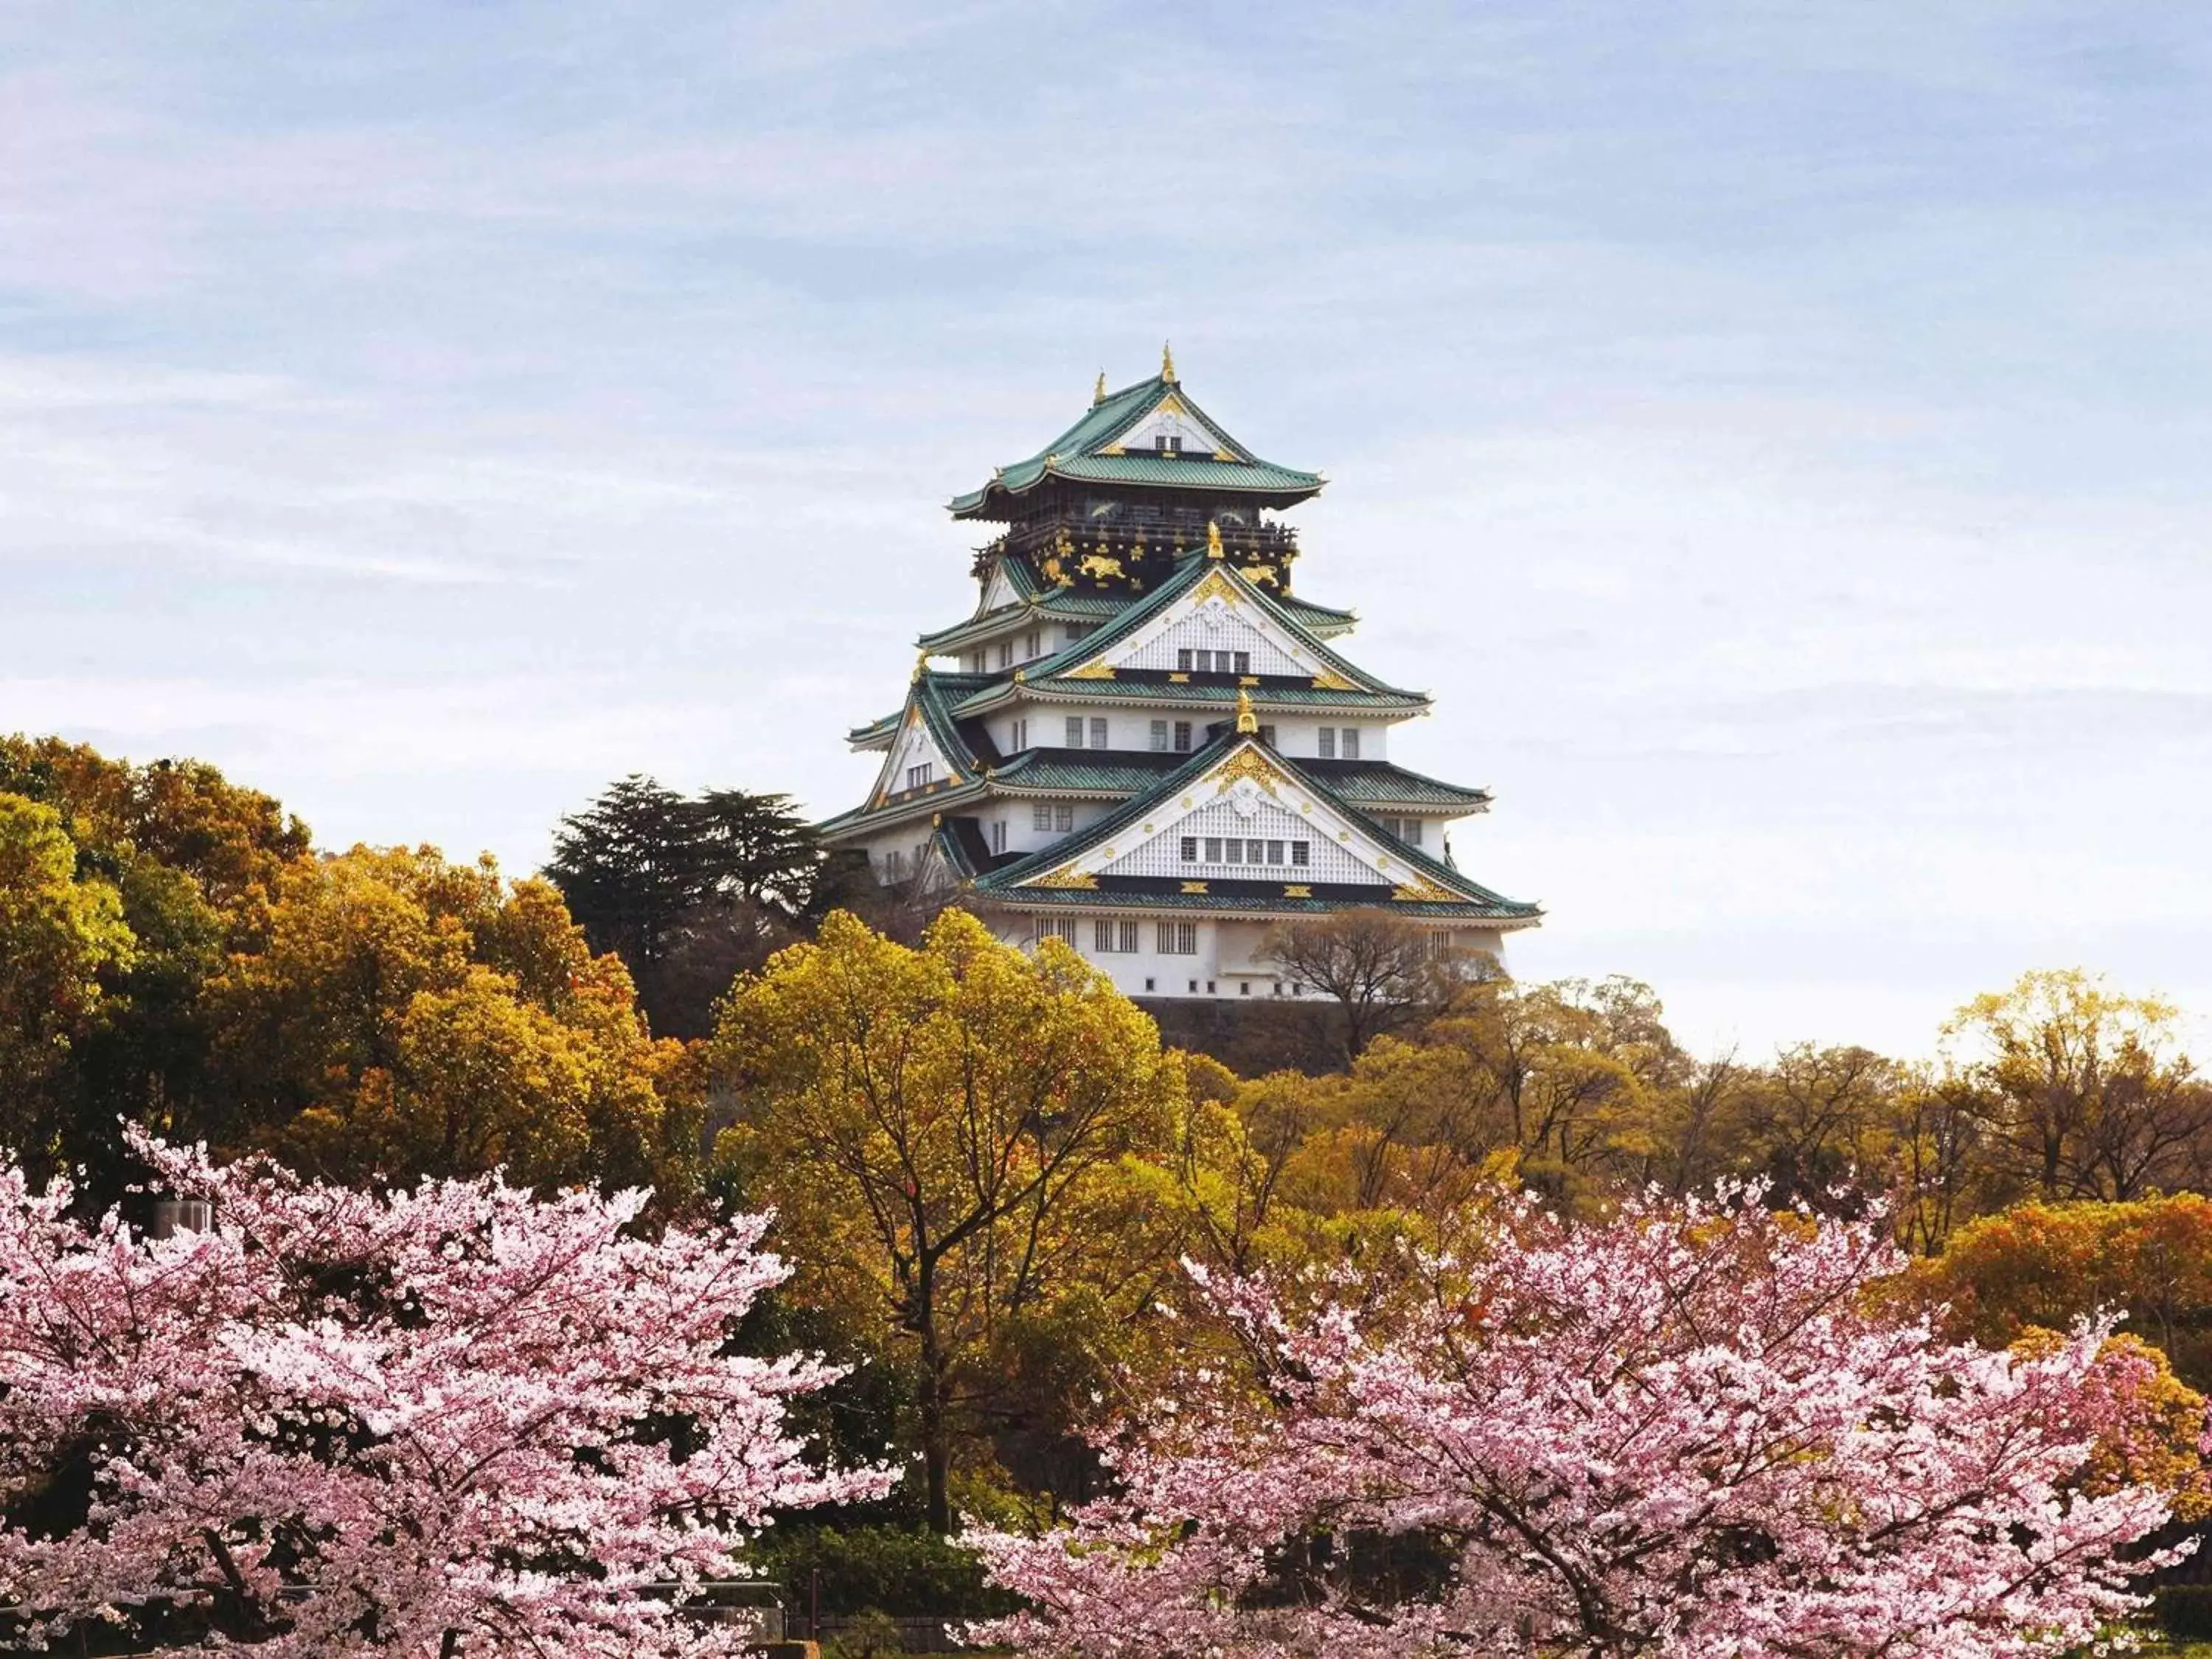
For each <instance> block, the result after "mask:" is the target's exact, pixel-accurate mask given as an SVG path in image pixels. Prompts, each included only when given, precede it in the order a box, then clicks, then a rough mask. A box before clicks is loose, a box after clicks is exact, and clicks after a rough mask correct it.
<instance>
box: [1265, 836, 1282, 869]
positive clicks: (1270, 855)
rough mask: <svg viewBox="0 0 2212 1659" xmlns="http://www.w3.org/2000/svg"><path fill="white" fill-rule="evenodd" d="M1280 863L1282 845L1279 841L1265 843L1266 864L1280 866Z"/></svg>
mask: <svg viewBox="0 0 2212 1659" xmlns="http://www.w3.org/2000/svg"><path fill="white" fill-rule="evenodd" d="M1282 861H1283V843H1282V842H1279V841H1271V842H1268V843H1267V862H1268V863H1270V864H1280V863H1281V862H1282Z"/></svg>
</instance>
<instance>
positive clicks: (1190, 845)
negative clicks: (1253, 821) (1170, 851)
mask: <svg viewBox="0 0 2212 1659" xmlns="http://www.w3.org/2000/svg"><path fill="white" fill-rule="evenodd" d="M1285 851H1287V852H1288V853H1289V854H1290V859H1291V863H1292V864H1293V865H1300V866H1303V865H1308V864H1311V863H1312V862H1313V843H1312V842H1310V841H1292V842H1280V841H1265V840H1261V839H1257V838H1254V839H1249V840H1248V839H1247V838H1245V837H1243V836H1227V837H1226V838H1225V837H1223V836H1183V837H1182V861H1183V862H1184V863H1185V864H1280V863H1281V862H1282V861H1283V854H1284V853H1285ZM1201 854H1202V855H1203V856H1201Z"/></svg>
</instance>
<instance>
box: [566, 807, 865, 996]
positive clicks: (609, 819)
mask: <svg viewBox="0 0 2212 1659" xmlns="http://www.w3.org/2000/svg"><path fill="white" fill-rule="evenodd" d="M821 867H822V855H821V853H820V851H819V849H818V848H817V846H816V844H815V842H814V839H813V836H812V835H811V833H810V832H809V830H808V829H807V826H806V824H805V821H804V820H803V819H801V818H800V817H799V814H798V812H797V811H796V810H795V809H794V808H793V805H792V804H791V799H790V798H789V797H788V796H786V795H775V794H753V793H748V792H747V791H745V790H742V789H714V790H708V792H706V793H704V794H702V795H700V796H698V797H696V799H695V798H691V797H687V796H684V795H679V794H678V793H676V792H675V791H674V790H671V789H667V788H665V787H662V786H661V785H660V784H659V783H657V782H655V781H653V779H651V778H648V777H643V776H640V775H635V774H633V775H631V776H629V777H628V778H625V779H623V780H622V781H620V782H618V783H616V784H613V785H611V786H610V787H608V788H607V789H606V790H605V792H604V793H601V794H600V795H599V798H598V799H596V800H594V801H593V802H592V804H591V805H589V806H588V807H586V809H585V810H584V811H580V812H577V813H574V814H572V815H570V816H569V817H566V818H564V819H562V823H561V828H560V830H559V831H558V833H557V834H556V837H555V840H554V854H553V858H552V860H551V861H550V863H549V864H548V865H547V866H546V871H545V873H546V875H547V877H548V878H550V880H551V881H552V882H553V883H554V884H555V885H556V887H558V888H559V889H560V890H561V893H562V897H563V898H565V899H566V900H567V901H568V908H569V910H570V913H571V914H572V915H574V917H575V918H576V920H577V921H579V922H580V924H581V925H582V926H583V928H584V931H585V934H586V937H587V938H588V939H590V940H591V942H592V948H593V949H594V950H598V951H615V952H617V954H619V955H620V956H621V957H622V958H623V961H625V962H626V963H629V967H630V971H631V973H632V975H634V976H635V979H636V981H637V984H638V987H639V995H640V999H641V1001H642V1002H643V1004H644V1006H645V1008H646V1012H647V1015H648V1016H649V1017H650V1018H651V1019H652V1021H653V1029H654V1030H657V1031H659V1032H661V1033H662V1034H664V1035H667V1036H684V1037H696V1036H705V1035H707V1033H708V1030H710V1029H711V1027H712V1023H713V1007H714V1001H715V1000H716V999H717V998H719V997H720V995H721V994H722V993H723V992H724V991H726V990H727V989H728V988H729V986H730V983H731V981H732V980H734V979H735V978H736V977H737V975H738V974H739V973H742V972H746V971H750V969H756V968H757V967H759V966H760V965H761V964H762V963H763V962H765V961H766V960H767V959H768V957H769V955H770V954H771V953H772V952H773V951H775V950H776V949H778V948H779V947H780V946H781V945H785V944H788V943H790V942H791V941H792V940H793V939H794V938H795V937H796V933H795V930H794V927H793V923H794V922H795V921H796V920H797V919H798V918H799V916H800V915H802V914H803V913H804V912H805V910H806V908H807V906H808V904H809V902H811V899H812V897H813V896H814V893H815V891H816V889H817V886H818V884H819V877H820V872H821Z"/></svg>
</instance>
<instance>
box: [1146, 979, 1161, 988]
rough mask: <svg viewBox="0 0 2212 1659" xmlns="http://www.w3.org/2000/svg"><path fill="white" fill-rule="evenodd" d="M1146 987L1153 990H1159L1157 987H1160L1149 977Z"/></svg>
mask: <svg viewBox="0 0 2212 1659" xmlns="http://www.w3.org/2000/svg"><path fill="white" fill-rule="evenodd" d="M1145 988H1146V990H1147V991H1152V990H1157V989H1158V985H1157V984H1156V983H1155V982H1154V981H1152V980H1149V979H1148V980H1146V981H1145Z"/></svg>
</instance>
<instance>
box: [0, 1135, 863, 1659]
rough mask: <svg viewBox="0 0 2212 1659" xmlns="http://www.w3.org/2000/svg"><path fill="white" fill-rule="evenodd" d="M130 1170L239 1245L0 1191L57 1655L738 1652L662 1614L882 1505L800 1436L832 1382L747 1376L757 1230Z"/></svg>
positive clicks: (25, 1540)
mask: <svg viewBox="0 0 2212 1659" xmlns="http://www.w3.org/2000/svg"><path fill="white" fill-rule="evenodd" d="M138 1150H139V1152H140V1153H141V1155H142V1156H143V1157H144V1158H147V1159H148V1160H149V1162H150V1163H151V1164H153V1165H154V1166H155V1168H156V1169H157V1170H159V1172H160V1175H161V1181H162V1182H163V1183H164V1184H165V1185H167V1186H169V1187H172V1188H175V1189H176V1190H178V1191H179V1192H180V1193H183V1194H188V1195H191V1196H197V1197H204V1198H206V1199H208V1200H211V1201H212V1202H213V1205H214V1206H215V1217H216V1220H215V1225H214V1226H213V1228H212V1230H210V1231H200V1232H191V1233H185V1234H181V1235H179V1236H178V1237H173V1238H170V1239H165V1240H158V1241H155V1240H149V1239H147V1238H145V1237H140V1236H138V1235H137V1234H136V1233H135V1232H134V1231H132V1230H131V1229H130V1228H129V1227H127V1226H125V1225H123V1223H122V1222H121V1221H120V1220H119V1219H118V1218H117V1216H116V1215H114V1214H112V1213H110V1214H109V1215H107V1216H106V1217H104V1218H100V1220H99V1221H97V1222H95V1223H91V1224H86V1223H83V1222H81V1221H80V1220H78V1219H77V1218H75V1217H73V1216H72V1214H71V1212H70V1193H69V1191H68V1190H67V1188H54V1189H52V1190H49V1191H47V1192H46V1193H43V1194H40V1193H33V1192H32V1191H30V1190H29V1188H28V1187H27V1184H26V1182H25V1181H24V1179H23V1177H22V1176H21V1172H20V1171H16V1170H5V1171H0V1385H4V1392H0V1480H4V1481H5V1483H6V1491H7V1493H8V1498H9V1512H10V1513H11V1514H12V1515H15V1516H18V1517H22V1516H34V1515H38V1514H40V1512H41V1505H42V1503H43V1504H44V1505H45V1506H46V1508H47V1509H50V1510H55V1511H56V1512H58V1513H59V1514H60V1515H61V1516H62V1518H63V1523H62V1524H60V1525H52V1524H48V1525H46V1526H45V1527H43V1528H41V1527H27V1526H24V1525H21V1524H17V1525H11V1526H9V1527H8V1528H6V1529H5V1530H4V1531H0V1600H4V1601H5V1602H6V1604H7V1605H9V1607H12V1608H14V1609H15V1610H16V1614H17V1616H18V1617H20V1618H22V1619H26V1620H27V1621H28V1623H29V1626H30V1629H31V1633H32V1634H33V1636H43V1637H46V1638H53V1637H58V1636H60V1635H62V1634H63V1633H64V1632H69V1631H70V1630H72V1629H73V1628H74V1627H76V1626H81V1625H86V1624H91V1625H121V1626H125V1627H126V1628H131V1627H135V1628H138V1629H141V1630H155V1631H163V1630H166V1631H167V1632H170V1633H171V1635H172V1636H173V1638H176V1639H183V1638H181V1637H179V1636H177V1633H178V1632H185V1633H187V1634H189V1633H192V1632H199V1631H204V1630H211V1631H212V1632H216V1633H217V1634H219V1635H221V1636H222V1637H223V1638H227V1639H228V1640H231V1641H236V1642H242V1643H254V1644H259V1650H260V1651H262V1652H264V1653H267V1654H269V1655H271V1656H295V1655H297V1656H308V1655H313V1656H320V1659H331V1656H337V1659H343V1656H351V1655H367V1654H380V1655H382V1654H410V1655H425V1656H428V1655H441V1654H442V1655H446V1656H453V1655H464V1654H465V1655H466V1656H469V1659H479V1656H489V1655H523V1654H529V1655H538V1656H544V1655H562V1656H599V1655H609V1656H611V1655H616V1654H621V1655H625V1656H630V1655H653V1654H667V1655H673V1654H678V1653H682V1654H685V1655H692V1654H708V1653H714V1652H721V1651H725V1650H732V1649H733V1648H734V1646H735V1642H736V1637H737V1634H738V1632H734V1631H730V1630H727V1629H725V1630H723V1631H722V1632H715V1631H714V1630H713V1629H710V1628H702V1626H699V1625H698V1624H696V1622H693V1621H691V1620H687V1619H684V1618H679V1617H678V1616H676V1613H675V1608H674V1605H673V1601H674V1598H673V1597H672V1596H671V1594H670V1593H669V1592H667V1591H665V1590H659V1591H656V1590H654V1589H652V1588H651V1587H652V1586H654V1585H656V1584H664V1585H665V1584H671V1583H672V1584H674V1585H677V1586H678V1587H684V1586H690V1585H693V1584H696V1583H698V1582H699V1581H701V1580H702V1579H714V1578H724V1577H736V1576H739V1575H740V1574H741V1572H742V1568H741V1566H740V1565H739V1563H738V1560H737V1559H736V1556H735V1553H734V1552H735V1551H736V1550H737V1549H738V1547H740V1546H741V1544H742V1543H743V1541H744V1534H745V1533H746V1531H747V1530H748V1529H750V1528H757V1527H759V1526H761V1525H763V1524H764V1523H765V1522H766V1521H767V1520H768V1518H769V1511H770V1510H772V1509H786V1508H791V1507H795V1506H800V1505H805V1504H818V1503H824V1502H833V1501H840V1500H843V1499H848V1498H859V1497H865V1496H869V1495H872V1494H874V1493H877V1492H880V1491H882V1490H883V1489H884V1486H885V1485H886V1482H887V1477H886V1476H885V1475H884V1474H883V1473H882V1472H881V1471H877V1470H860V1471H848V1472H832V1473H825V1472H823V1471H820V1470H818V1469H816V1468H811V1467H810V1466H809V1464H808V1463H807V1462H806V1460H805V1447H804V1446H803V1445H802V1444H801V1443H799V1441H798V1440H797V1439H795V1438H794V1437H793V1436H792V1435H791V1434H790V1432H789V1431H787V1426H786V1425H785V1421H784V1410H785V1406H786V1403H787V1401H790V1400H791V1399H793V1397H795V1396H798V1395H805V1394H806V1393H808V1392H810V1391H811V1390H813V1389H819V1388H820V1387H822V1386H823V1384H824V1383H827V1382H829V1381H830V1380H831V1379H832V1378H833V1377H834V1376H836V1370H834V1369H833V1368H830V1367H829V1366H826V1365H824V1364H821V1363H820V1362H818V1361H817V1360H816V1359H813V1358H805V1357H795V1356H794V1357H786V1358H773V1359H762V1358H750V1357H744V1356H740V1355H736V1354H732V1353H731V1352H728V1348H729V1346H730V1344H729V1338H730V1334H731V1332H732V1328H733V1327H734V1325H735V1323H736V1322H737V1321H738V1319H739V1318H740V1317H741V1316H743V1315H744V1312H745V1310H747V1308H749V1307H750V1305H751V1304H752V1302H753V1300H754V1298H755V1297H757V1296H758V1295H759V1294H760V1293H761V1292H762V1291H764V1290H766V1289H767V1288H768V1287H769V1286H771V1285H775V1284H776V1283H777V1282H778V1281H780V1280H781V1279H782V1278H783V1277H784V1276H785V1273H786V1269H785V1267H784V1266H783V1265H782V1264H781V1262H780V1261H777V1260H776V1258H775V1257H774V1256H773V1255H766V1254H763V1252H761V1251H760V1250H759V1249H757V1245H758V1243H759V1241H760V1237H761V1234H762V1231H763V1227H764V1225H765V1222H764V1220H763V1218H759V1217H753V1218H745V1219H743V1220H741V1221H739V1222H738V1223H737V1224H735V1225H732V1226H729V1227H724V1228H701V1229H690V1228H685V1227H680V1226H670V1227H666V1228H665V1229H660V1230H659V1231H654V1232H653V1233H651V1234H650V1235H649V1236H648V1235H647V1233H646V1232H644V1231H642V1230H641V1229H640V1228H638V1227H637V1226H636V1225H634V1224H635V1223H636V1222H637V1220H638V1218H639V1216H640V1214H641V1211H642V1209H643V1206H644V1204H645V1195H644V1194H640V1193H625V1194H620V1195H618V1196H616V1197H614V1198H604V1197H601V1196H599V1195H597V1194H592V1193H584V1192H571V1193H564V1194H561V1195H559V1196H558V1197H556V1198H552V1199H544V1200H541V1199H539V1198H537V1197H534V1196H532V1194H529V1193H527V1192H524V1191H520V1190H518V1189H516V1188H511V1187H508V1186H507V1185H505V1184H504V1183H503V1182H501V1181H500V1180H499V1179H498V1178H497V1177H496V1176H492V1177H486V1178H483V1179H481V1180H476V1181H465V1182H461V1181H448V1182H424V1183H422V1185H421V1186H419V1187H417V1188H415V1189H413V1190H412V1191H400V1192H391V1193H382V1194H372V1193H363V1192H357V1191H352V1190H349V1189H346V1188H337V1187H329V1186H324V1185H320V1184H318V1183H315V1182H307V1181H302V1180H300V1179H297V1178H295V1177H294V1176H290V1175H289V1174H288V1173H286V1172H284V1171H283V1170H279V1169H276V1168H275V1167H273V1166H270V1165H268V1164H232V1165H229V1166H228V1167H217V1166H216V1165H215V1164H212V1163H211V1162H210V1160H209V1159H208V1158H207V1157H206V1155H205V1154H204V1152H194V1151H184V1150H179V1149H177V1148H173V1147H169V1146H162V1145H161V1144H160V1143H158V1142H155V1141H151V1140H149V1139H143V1138H141V1139H140V1140H139V1142H138ZM73 1477H74V1478H76V1480H78V1481H79V1484H80V1485H82V1482H84V1481H87V1480H88V1482H89V1497H88V1498H86V1497H84V1496H83V1495H82V1493H80V1494H79V1495H78V1496H77V1497H76V1500H75V1502H74V1506H73V1508H72V1507H71V1505H70V1503H69V1501H68V1499H67V1488H68V1484H69V1482H70V1480H71V1479H72V1478H73ZM57 1483H59V1484H57ZM194 1639H197V1638H196V1637H195V1638H194Z"/></svg>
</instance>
